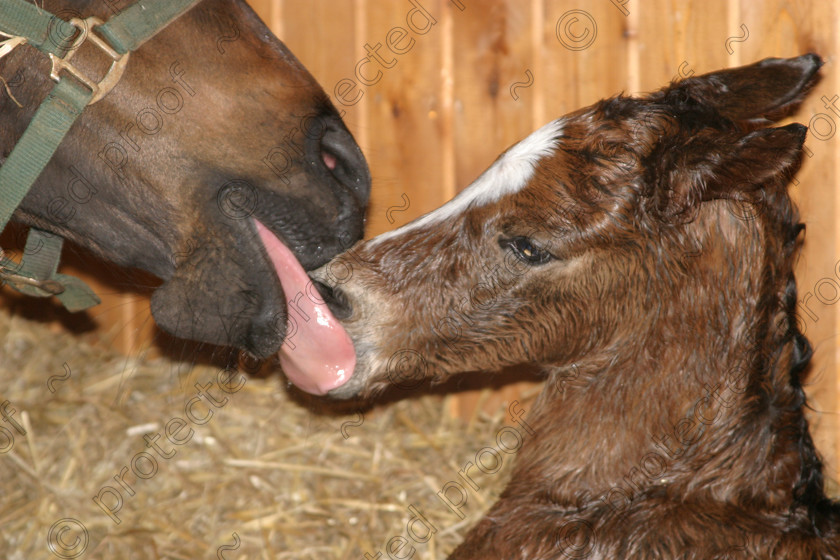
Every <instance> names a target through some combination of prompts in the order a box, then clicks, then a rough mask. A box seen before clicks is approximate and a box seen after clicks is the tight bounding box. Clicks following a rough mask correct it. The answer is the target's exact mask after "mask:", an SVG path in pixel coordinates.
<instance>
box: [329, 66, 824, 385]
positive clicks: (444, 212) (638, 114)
mask: <svg viewBox="0 0 840 560" xmlns="http://www.w3.org/2000/svg"><path fill="white" fill-rule="evenodd" d="M819 65H820V63H819V59H818V58H816V57H814V56H808V55H806V56H803V57H799V58H797V59H792V60H778V59H775V60H769V61H764V62H761V63H757V64H755V65H752V66H750V67H745V68H743V69H737V70H730V71H724V72H719V73H716V74H711V75H707V76H700V77H698V78H692V79H689V80H685V81H684V82H681V83H680V84H677V85H674V86H671V87H670V88H666V89H664V90H662V91H660V92H657V93H655V94H653V95H651V96H650V97H648V98H643V99H630V98H624V97H618V98H614V99H610V100H606V101H602V102H600V103H597V104H595V105H593V106H592V107H589V108H586V109H582V110H580V111H578V112H576V113H573V114H571V115H567V116H566V117H564V118H562V119H559V120H557V121H553V122H551V123H549V124H548V125H546V126H545V127H543V128H542V129H540V130H538V131H537V132H535V133H533V134H532V135H531V136H529V137H528V138H526V139H525V140H524V141H522V142H520V143H519V144H517V145H515V146H513V147H512V148H510V149H509V150H508V151H506V152H505V153H504V154H502V156H500V157H499V158H498V159H497V160H496V162H494V163H493V165H492V166H491V167H490V168H489V169H488V170H487V171H485V173H484V174H482V175H481V176H480V177H479V178H478V179H477V180H476V181H475V182H474V183H473V184H472V185H471V186H469V187H468V188H467V189H466V190H464V191H463V192H462V193H461V194H459V195H458V196H457V197H456V198H455V199H453V200H452V201H450V202H449V203H447V204H446V205H444V206H443V207H441V208H439V209H438V210H436V211H434V212H432V213H430V214H427V215H426V216H423V217H422V218H420V219H418V220H416V221H414V222H412V223H410V224H408V225H407V226H404V227H403V228H400V229H398V230H396V231H393V232H389V233H386V234H384V235H380V236H379V237H377V238H375V239H372V240H369V241H365V242H361V243H359V244H357V245H356V246H355V247H353V248H352V249H351V250H350V251H348V252H347V253H345V254H344V255H342V256H340V257H339V258H337V259H336V260H334V261H333V262H331V263H330V264H329V265H327V266H325V267H322V268H321V269H319V270H318V271H316V273H315V277H316V278H317V279H318V280H319V281H321V282H322V283H324V284H326V285H328V286H330V287H332V288H333V289H334V291H335V299H336V301H337V303H336V304H335V305H333V307H334V308H335V309H336V310H337V313H338V315H339V318H340V319H342V323H343V325H344V327H345V328H346V330H347V332H348V334H349V335H350V337H351V339H352V341H353V344H354V345H355V349H356V356H357V365H356V370H355V373H354V374H353V376H352V378H351V379H350V380H349V381H348V382H347V383H346V384H344V385H343V386H341V387H339V388H337V389H334V390H333V391H331V392H330V393H329V394H330V395H331V396H335V397H348V396H353V395H356V394H359V393H362V394H364V393H369V392H373V391H376V390H379V389H382V388H384V387H385V386H387V385H389V384H394V385H396V386H397V387H399V388H402V389H410V388H412V387H415V386H417V385H419V382H420V381H421V380H422V379H424V378H430V377H431V378H437V379H440V378H444V377H446V376H448V375H451V374H454V373H458V372H468V371H477V370H497V369H499V368H502V367H505V366H508V365H514V364H539V365H555V366H565V365H570V364H572V363H574V361H576V360H579V359H581V358H582V357H583V356H587V357H592V356H597V354H598V353H599V352H603V353H604V355H605V356H606V355H611V353H612V352H614V351H615V349H616V348H619V347H620V346H621V345H623V344H627V343H628V341H629V340H631V339H632V337H633V336H634V334H636V333H637V332H638V331H639V330H641V329H644V328H645V325H646V324H647V323H648V321H649V319H650V318H651V317H652V316H653V315H655V314H661V313H662V306H661V303H660V301H661V299H663V298H670V299H671V300H673V301H676V300H679V298H680V297H681V294H683V296H685V295H687V294H688V291H690V290H699V289H706V290H708V285H709V284H710V282H709V281H708V278H707V279H706V281H705V288H703V286H701V284H700V283H698V282H696V281H694V280H693V279H692V272H690V271H688V267H689V265H688V264H687V260H686V259H690V258H691V256H692V255H693V254H695V253H696V252H697V251H698V250H699V249H700V246H701V245H704V246H705V247H707V248H711V249H710V250H709V253H710V254H712V255H714V254H715V249H714V247H715V246H716V245H720V246H723V245H725V244H731V243H736V242H737V241H736V240H737V239H742V238H743V236H745V235H748V236H751V237H752V238H753V239H758V238H760V237H761V235H762V234H761V230H762V228H764V227H766V225H767V224H768V223H771V222H772V220H768V221H767V222H766V223H765V222H764V221H763V220H762V219H758V220H744V219H739V218H738V217H737V214H738V212H737V211H733V207H734V204H735V203H734V202H733V201H732V200H721V199H736V200H739V201H741V203H743V202H747V203H756V202H760V201H762V200H766V197H768V196H769V197H779V196H783V197H787V194H786V192H785V185H786V182H787V179H788V178H789V177H790V175H791V174H792V173H793V172H794V171H795V169H796V168H797V166H798V163H799V158H800V152H801V147H802V143H803V141H804V137H805V130H806V129H805V127H802V126H800V125H790V126H788V127H783V128H775V129H764V130H757V131H755V132H748V130H749V129H750V128H755V125H754V123H755V122H757V121H759V120H760V119H761V118H763V117H764V116H765V115H769V114H771V113H775V112H778V111H781V110H784V109H788V108H790V107H791V106H792V105H794V104H795V103H796V102H797V101H798V99H799V98H800V95H801V92H802V91H803V90H804V89H806V87H807V85H808V84H809V83H810V82H811V81H812V77H813V75H814V74H815V72H816V71H817V69H818V68H819ZM756 81H758V82H759V83H761V84H762V88H761V93H760V94H758V93H756V87H755V82H756ZM739 92H740V93H741V94H742V95H741V97H742V98H741V100H740V102H735V101H734V100H733V99H732V98H726V97H725V96H724V95H723V94H724V93H727V94H729V95H730V96H731V97H736V98H737V97H738V95H739ZM761 95H764V96H765V97H764V98H761ZM713 201H717V202H713ZM706 202H709V203H708V204H707V203H706ZM727 210H729V211H727ZM741 212H743V208H742V209H741ZM721 233H722V234H723V235H721ZM718 253H719V252H718ZM710 258H713V257H710ZM694 266H697V265H694ZM715 266H717V267H719V268H723V267H724V264H723V263H717V264H716V265H715ZM711 283H713V282H711ZM654 286H655V288H654Z"/></svg>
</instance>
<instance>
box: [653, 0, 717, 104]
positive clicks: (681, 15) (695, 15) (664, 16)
mask: <svg viewBox="0 0 840 560" xmlns="http://www.w3.org/2000/svg"><path fill="white" fill-rule="evenodd" d="M637 9H638V11H639V30H638V38H639V91H640V92H650V91H655V90H658V89H660V88H662V87H663V86H665V85H667V84H668V82H670V81H671V80H673V79H675V78H678V77H687V76H690V75H692V74H694V73H697V74H702V73H704V72H709V71H712V70H717V69H720V68H726V67H728V66H732V65H733V64H732V62H733V61H732V56H731V55H729V54H728V52H727V50H726V49H725V47H724V42H725V39H726V37H727V36H728V35H727V34H728V33H729V28H728V24H727V20H726V18H722V17H721V15H722V14H723V15H725V14H727V10H728V2H727V0H711V1H709V2H699V1H692V2H679V3H674V2H671V1H670V0H653V1H652V2H645V3H644V4H640V5H638V8H637Z"/></svg>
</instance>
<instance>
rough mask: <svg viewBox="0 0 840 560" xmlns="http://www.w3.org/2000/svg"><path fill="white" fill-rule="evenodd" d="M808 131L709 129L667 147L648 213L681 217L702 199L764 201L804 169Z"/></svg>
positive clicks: (791, 127)
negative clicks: (768, 191) (766, 192)
mask: <svg viewBox="0 0 840 560" xmlns="http://www.w3.org/2000/svg"><path fill="white" fill-rule="evenodd" d="M807 132H808V128H807V127H805V126H803V125H801V124H790V125H788V126H783V127H780V128H766V129H762V130H757V131H755V132H750V133H743V132H736V131H730V132H721V131H716V130H710V129H707V130H704V131H701V132H700V133H698V134H697V135H696V136H694V137H692V138H690V139H689V140H688V141H686V142H685V143H684V144H682V145H680V146H673V147H670V148H669V147H668V146H661V147H660V150H659V153H658V154H656V155H655V157H654V158H653V161H655V162H656V163H655V165H654V166H653V169H649V171H648V172H649V173H653V174H654V175H653V176H652V177H649V178H648V179H649V180H648V185H649V188H651V191H649V193H648V194H649V195H650V196H649V198H648V202H647V204H648V210H649V211H652V212H655V213H657V214H658V215H660V216H663V217H664V216H669V215H670V216H675V215H679V214H682V213H683V212H685V211H686V210H690V209H691V208H693V207H696V205H697V204H698V203H699V202H700V201H704V200H714V199H720V198H730V199H736V200H742V201H746V202H755V203H758V202H760V201H761V200H763V195H762V191H766V190H774V189H780V188H785V187H786V186H787V183H788V182H789V181H790V180H791V179H792V178H793V175H794V174H795V173H796V171H797V170H798V169H799V166H800V164H801V161H802V146H803V144H804V142H805V136H806V134H807Z"/></svg>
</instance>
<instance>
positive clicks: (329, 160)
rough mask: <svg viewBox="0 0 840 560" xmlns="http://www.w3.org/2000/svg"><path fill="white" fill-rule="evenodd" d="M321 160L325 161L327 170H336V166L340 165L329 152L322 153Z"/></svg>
mask: <svg viewBox="0 0 840 560" xmlns="http://www.w3.org/2000/svg"><path fill="white" fill-rule="evenodd" d="M321 159H322V160H324V165H326V166H327V169H329V170H330V171H333V170H335V166H336V165H337V164H338V161H336V159H335V156H334V155H332V154H329V153H327V152H321Z"/></svg>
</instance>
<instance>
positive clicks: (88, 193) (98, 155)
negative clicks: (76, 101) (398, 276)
mask: <svg viewBox="0 0 840 560" xmlns="http://www.w3.org/2000/svg"><path fill="white" fill-rule="evenodd" d="M4 1H6V0H4ZM143 1H144V2H145V3H146V7H147V9H149V10H153V9H157V8H158V7H160V6H162V5H163V4H164V2H162V1H160V0H143ZM131 4H133V3H132V2H118V1H114V0H107V1H104V2H102V1H98V0H43V1H41V0H39V1H38V2H37V5H38V6H39V7H40V8H43V9H45V10H47V11H48V12H50V13H52V14H55V17H56V18H60V19H64V20H69V19H70V18H73V17H76V18H87V17H89V16H95V17H98V18H99V19H101V20H103V21H107V20H109V19H110V18H111V17H112V16H115V15H117V14H118V13H120V12H121V10H123V9H125V8H126V7H128V6H130V5H131ZM57 29H59V26H58V25H56V26H55V27H54V28H53V27H52V26H51V29H50V34H51V35H50V38H51V39H54V40H56V41H58V40H64V39H66V37H61V36H57V37H55V38H53V37H52V35H53V34H54V31H55V30H57ZM87 31H88V30H87V29H85V32H87ZM0 39H4V38H3V37H0ZM4 54H5V56H3V57H2V58H0V76H2V77H3V78H4V80H3V83H0V130H1V131H2V134H0V166H1V165H2V164H3V163H4V161H5V160H6V159H7V158H8V156H9V154H10V152H11V150H12V148H13V147H14V146H15V144H16V143H17V142H18V140H19V139H20V137H21V136H22V135H23V133H24V130H25V129H26V128H27V126H28V124H29V122H30V121H31V120H32V117H33V114H34V113H35V110H36V109H37V108H38V107H39V105H40V104H41V102H42V101H43V100H44V99H45V97H46V96H47V94H48V93H49V92H50V90H51V88H52V86H53V84H52V82H51V81H50V77H49V74H50V62H49V60H48V59H47V57H46V56H44V55H43V54H41V53H40V52H38V50H36V49H35V48H33V47H32V46H30V45H29V44H23V45H20V46H18V47H17V48H15V49H13V50H11V52H6V53H4ZM104 59H105V60H107V58H104ZM102 60H103V56H102V53H101V52H100V51H97V50H95V49H93V47H89V46H86V45H85V46H82V47H81V48H79V52H78V54H77V55H76V56H75V57H74V58H73V64H75V65H77V67H78V68H80V69H81V70H83V71H85V72H86V73H87V75H89V76H96V75H97V72H98V75H102V73H103V72H102ZM109 62H110V61H109ZM106 68H107V67H106ZM369 191H370V175H369V172H368V169H367V165H366V163H365V160H364V158H363V156H362V154H361V151H360V150H359V148H358V146H357V145H356V143H355V141H354V140H353V138H352V136H351V135H350V133H349V132H348V130H347V128H346V127H345V126H344V124H343V123H342V121H341V119H340V117H339V115H338V113H337V111H336V109H335V108H334V107H333V105H332V104H331V102H330V101H329V98H328V96H327V95H326V94H325V93H324V91H323V90H322V88H321V87H320V86H319V85H318V83H317V82H316V81H315V79H314V78H313V77H312V76H311V75H310V74H309V72H308V71H307V70H306V69H305V68H304V67H303V65H302V64H301V63H300V62H299V61H298V60H297V59H296V58H295V57H294V55H292V53H291V52H289V50H288V49H287V48H286V47H285V46H284V45H283V43H281V42H280V41H279V40H278V39H277V38H275V37H274V36H273V35H272V34H271V32H270V31H269V30H268V28H267V27H266V26H265V25H264V24H263V23H262V21H260V19H259V18H258V17H257V16H256V14H255V13H254V12H253V11H252V10H251V9H250V8H249V7H248V5H247V4H246V2H245V1H244V0H197V1H196V3H195V4H194V5H193V6H191V7H190V8H189V10H188V11H186V12H185V13H184V14H182V15H181V16H180V17H178V18H177V19H175V20H174V21H172V22H171V23H170V24H169V25H168V26H167V27H165V28H164V29H162V30H161V31H160V32H158V33H157V34H156V35H154V36H153V37H151V38H150V39H149V40H148V41H146V42H145V43H144V44H142V46H140V47H139V49H137V50H136V51H134V52H132V53H131V56H130V58H129V59H128V63H127V67H126V68H125V72H124V74H123V76H122V78H121V80H120V81H119V83H117V85H116V87H115V88H114V89H113V90H112V91H110V93H108V94H107V95H106V96H105V97H104V98H103V99H102V100H100V101H98V102H97V103H95V104H93V105H90V106H88V107H87V108H86V109H85V110H84V112H83V113H82V115H81V116H80V117H79V119H78V120H77V121H76V122H75V124H74V125H73V127H72V129H71V130H70V131H69V133H68V135H67V136H66V138H65V139H64V141H63V142H62V144H61V145H60V147H59V149H58V151H57V152H56V153H55V155H54V156H53V157H52V159H51V161H50V163H49V164H48V165H47V167H46V168H45V169H44V171H43V172H42V173H41V174H40V176H39V178H38V180H37V181H36V182H35V184H34V185H33V186H32V188H31V190H30V191H29V193H28V194H27V196H26V197H25V198H24V200H23V202H22V204H21V205H20V206H19V207H18V208H17V210H16V211H15V213H14V215H13V216H12V219H13V221H16V222H20V223H23V224H25V225H28V226H34V227H36V228H39V229H42V230H44V231H46V232H48V233H49V234H55V235H58V236H61V237H63V238H65V239H68V240H71V241H72V242H74V243H75V244H76V245H78V246H82V247H84V248H85V249H87V250H90V251H92V252H93V253H95V254H97V255H98V256H100V257H102V258H104V259H106V260H108V261H111V262H113V263H116V264H117V265H120V266H124V267H132V268H137V269H142V270H144V271H146V272H149V273H151V274H153V275H154V276H156V277H158V278H160V279H161V280H162V284H161V285H160V286H159V287H157V288H156V290H155V291H154V293H153V295H152V305H151V307H152V314H153V316H154V318H155V320H156V322H157V324H158V325H159V326H160V327H162V328H163V329H164V330H165V331H168V332H169V333H171V334H174V335H176V336H178V337H182V338H188V339H193V340H197V341H201V342H207V343H211V344H215V345H225V346H233V347H236V348H240V349H243V350H245V351H247V352H248V353H250V354H252V355H253V356H256V357H267V356H270V355H272V354H274V353H276V352H277V351H278V349H279V348H280V346H281V344H282V343H283V341H284V337H285V335H286V315H287V312H286V307H285V300H286V299H287V298H286V297H285V296H284V292H283V288H282V286H281V282H279V281H278V278H277V276H276V275H275V268H274V266H273V264H272V263H271V260H270V259H269V258H268V254H267V250H266V248H265V246H264V243H263V237H261V236H260V235H258V233H257V227H258V226H257V224H258V223H259V224H262V225H264V226H265V228H266V230H267V231H269V232H270V236H271V237H272V238H273V239H275V240H277V241H278V242H282V243H283V244H284V245H285V246H287V247H288V248H289V249H290V250H291V251H292V252H293V253H294V255H295V256H296V258H297V261H298V263H299V266H302V267H303V268H304V269H312V268H315V267H318V266H320V265H322V264H324V263H325V262H327V261H328V260H329V259H330V258H331V257H332V256H334V255H335V254H337V253H338V252H340V251H342V250H344V249H346V248H347V247H349V246H350V245H351V244H352V243H353V242H355V241H356V240H358V239H359V238H360V237H361V235H362V229H363V223H364V212H365V208H366V206H367V202H368V198H369ZM24 258H27V255H24Z"/></svg>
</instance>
